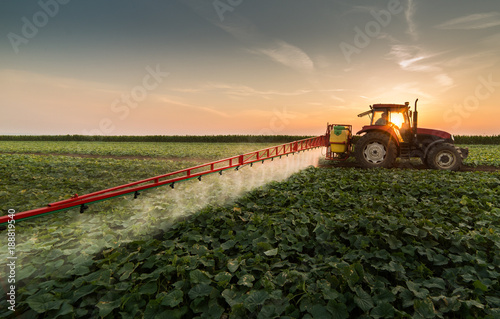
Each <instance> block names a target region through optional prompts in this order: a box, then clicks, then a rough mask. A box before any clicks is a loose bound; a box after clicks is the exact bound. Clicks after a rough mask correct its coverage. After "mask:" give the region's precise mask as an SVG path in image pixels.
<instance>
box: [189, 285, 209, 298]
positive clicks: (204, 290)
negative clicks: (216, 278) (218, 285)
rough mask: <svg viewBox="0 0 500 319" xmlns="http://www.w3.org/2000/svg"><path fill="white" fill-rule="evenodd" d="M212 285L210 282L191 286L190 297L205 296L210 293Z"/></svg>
mask: <svg viewBox="0 0 500 319" xmlns="http://www.w3.org/2000/svg"><path fill="white" fill-rule="evenodd" d="M212 289H213V288H212V287H211V286H210V285H208V284H198V285H196V286H194V287H193V288H191V289H190V290H189V292H188V295H189V298H191V299H196V298H198V297H205V296H208V295H210V293H211V292H212Z"/></svg>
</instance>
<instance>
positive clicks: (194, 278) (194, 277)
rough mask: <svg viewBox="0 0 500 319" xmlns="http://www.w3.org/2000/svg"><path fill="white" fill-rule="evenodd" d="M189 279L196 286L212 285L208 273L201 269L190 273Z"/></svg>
mask: <svg viewBox="0 0 500 319" xmlns="http://www.w3.org/2000/svg"><path fill="white" fill-rule="evenodd" d="M189 279H190V280H191V282H192V283H194V284H210V283H211V282H212V280H210V278H209V277H208V275H207V273H206V272H204V271H201V270H199V269H195V270H193V271H191V272H190V273H189Z"/></svg>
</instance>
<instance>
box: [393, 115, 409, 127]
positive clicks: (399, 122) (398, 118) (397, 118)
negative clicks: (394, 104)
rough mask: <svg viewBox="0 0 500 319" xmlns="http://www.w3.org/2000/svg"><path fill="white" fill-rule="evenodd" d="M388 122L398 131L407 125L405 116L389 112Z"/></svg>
mask: <svg viewBox="0 0 500 319" xmlns="http://www.w3.org/2000/svg"><path fill="white" fill-rule="evenodd" d="M389 121H390V122H391V123H393V124H394V125H396V126H397V127H398V128H400V129H401V128H403V126H404V125H405V124H407V123H406V119H405V116H404V114H403V113H401V112H391V115H390V118H389Z"/></svg>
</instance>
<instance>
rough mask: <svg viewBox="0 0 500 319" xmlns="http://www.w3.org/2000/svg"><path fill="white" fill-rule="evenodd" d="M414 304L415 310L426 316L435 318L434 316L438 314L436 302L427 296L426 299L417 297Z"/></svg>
mask: <svg viewBox="0 0 500 319" xmlns="http://www.w3.org/2000/svg"><path fill="white" fill-rule="evenodd" d="M413 305H414V308H415V311H416V312H417V313H418V314H419V315H421V316H422V317H424V318H434V316H435V315H436V310H435V309H434V304H433V303H432V300H430V299H429V298H426V299H424V300H419V299H416V300H415V301H414V304H413Z"/></svg>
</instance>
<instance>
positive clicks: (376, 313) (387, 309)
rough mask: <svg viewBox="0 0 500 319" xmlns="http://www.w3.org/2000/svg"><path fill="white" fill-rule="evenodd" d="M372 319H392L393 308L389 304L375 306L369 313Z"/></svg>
mask: <svg viewBox="0 0 500 319" xmlns="http://www.w3.org/2000/svg"><path fill="white" fill-rule="evenodd" d="M370 315H371V316H372V318H393V317H394V307H393V306H392V305H391V304H390V303H386V302H385V303H382V304H380V305H377V306H375V308H373V309H372V310H371V311H370Z"/></svg>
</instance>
